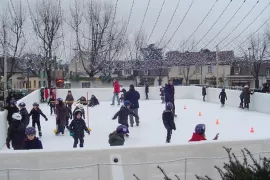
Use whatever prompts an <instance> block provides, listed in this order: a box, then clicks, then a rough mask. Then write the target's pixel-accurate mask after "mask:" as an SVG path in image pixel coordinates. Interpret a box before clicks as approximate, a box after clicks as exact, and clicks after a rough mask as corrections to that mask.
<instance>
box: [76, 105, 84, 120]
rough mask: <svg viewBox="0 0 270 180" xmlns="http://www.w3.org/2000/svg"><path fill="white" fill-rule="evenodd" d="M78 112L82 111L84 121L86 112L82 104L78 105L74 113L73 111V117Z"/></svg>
mask: <svg viewBox="0 0 270 180" xmlns="http://www.w3.org/2000/svg"><path fill="white" fill-rule="evenodd" d="M77 110H81V111H82V117H83V119H85V111H84V107H83V105H82V104H77V106H76V107H75V109H74V111H73V116H75V112H76V111H77Z"/></svg>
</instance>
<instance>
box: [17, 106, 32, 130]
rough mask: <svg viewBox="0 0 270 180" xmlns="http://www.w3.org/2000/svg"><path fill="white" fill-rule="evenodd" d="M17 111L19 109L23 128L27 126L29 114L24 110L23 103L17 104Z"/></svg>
mask: <svg viewBox="0 0 270 180" xmlns="http://www.w3.org/2000/svg"><path fill="white" fill-rule="evenodd" d="M18 106H19V109H20V114H21V116H22V120H21V121H22V123H23V124H24V126H25V128H26V127H27V126H28V125H29V121H30V120H29V113H28V111H27V109H26V108H25V106H26V104H25V103H24V102H20V103H19V105H18Z"/></svg>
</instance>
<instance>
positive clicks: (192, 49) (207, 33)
mask: <svg viewBox="0 0 270 180" xmlns="http://www.w3.org/2000/svg"><path fill="white" fill-rule="evenodd" d="M231 2H232V0H230V2H229V3H228V4H227V6H226V7H225V9H224V10H223V11H222V13H221V14H220V15H219V17H218V18H217V20H216V21H215V22H214V23H213V24H212V26H211V27H210V29H209V30H208V31H207V32H206V33H205V34H204V35H203V37H202V38H201V39H200V40H199V41H198V42H197V43H196V44H195V46H193V48H192V49H191V51H192V50H193V49H194V48H195V47H196V46H197V45H198V44H199V43H200V42H201V41H202V40H203V39H204V38H205V37H206V36H207V35H208V33H209V32H210V31H211V30H212V29H213V27H214V26H215V25H216V24H217V22H218V21H219V20H220V18H221V17H222V16H223V14H224V13H225V12H226V10H227V9H228V7H229V6H230V4H231Z"/></svg>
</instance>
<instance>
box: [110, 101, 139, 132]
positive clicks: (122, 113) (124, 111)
mask: <svg viewBox="0 0 270 180" xmlns="http://www.w3.org/2000/svg"><path fill="white" fill-rule="evenodd" d="M128 115H133V116H134V117H136V118H138V119H139V116H138V115H137V114H135V113H134V112H133V111H131V110H130V101H128V100H126V101H125V102H124V105H123V106H122V107H121V108H120V110H119V111H118V112H117V113H116V114H115V115H114V116H113V118H112V119H113V120H115V119H116V118H117V117H118V123H119V124H121V125H125V126H126V127H127V128H128V127H129V125H128ZM126 136H127V137H128V136H129V135H128V134H126Z"/></svg>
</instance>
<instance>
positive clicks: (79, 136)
mask: <svg viewBox="0 0 270 180" xmlns="http://www.w3.org/2000/svg"><path fill="white" fill-rule="evenodd" d="M84 131H85V132H87V133H88V134H89V135H90V129H89V128H87V126H86V123H85V121H84V120H83V119H82V111H81V110H77V111H76V112H75V117H74V119H73V120H72V121H71V123H70V135H71V136H72V137H73V138H74V144H73V148H77V145H78V142H79V141H80V147H83V145H84Z"/></svg>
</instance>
